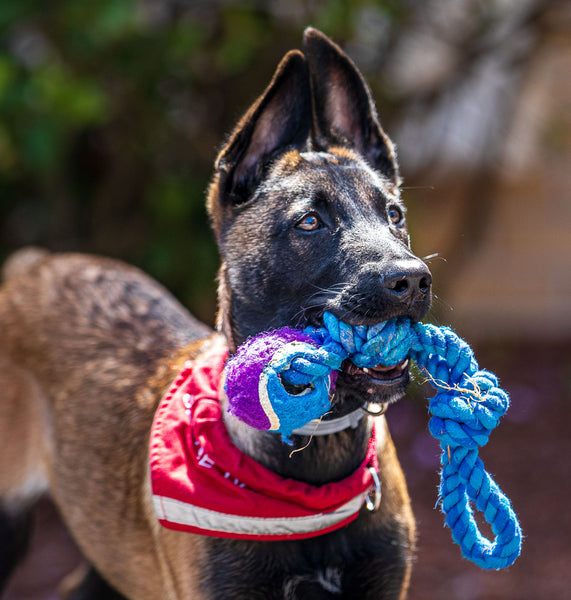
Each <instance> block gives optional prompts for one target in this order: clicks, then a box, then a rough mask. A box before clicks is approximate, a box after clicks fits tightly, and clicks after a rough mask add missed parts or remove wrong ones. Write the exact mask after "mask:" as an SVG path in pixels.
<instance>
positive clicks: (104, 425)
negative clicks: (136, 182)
mask: <svg viewBox="0 0 571 600" xmlns="http://www.w3.org/2000/svg"><path fill="white" fill-rule="evenodd" d="M16 257H17V255H16ZM13 264H16V263H15V262H14V263H13ZM71 282H73V283H71ZM134 289H135V290H136V293H135V292H134V291H133V290H134ZM153 307H155V308H153ZM153 310H160V311H161V313H162V314H163V315H166V316H167V320H166V322H165V323H164V324H160V322H159V320H158V315H157V320H156V321H153V320H152V319H150V320H148V319H147V320H144V319H142V315H144V314H146V313H148V312H150V313H151V314H152V313H153ZM128 322H131V323H132V327H128V326H126V325H125V324H126V323H128ZM182 323H185V324H186V325H187V332H188V331H189V329H188V327H190V331H194V332H195V337H198V336H199V335H204V334H206V333H207V330H206V328H205V327H203V326H201V325H199V324H198V323H197V322H195V321H194V320H193V319H192V317H190V315H188V314H187V313H186V312H185V311H183V310H182V309H181V308H180V307H179V306H178V304H177V303H176V302H175V301H174V299H172V298H171V297H170V296H169V295H168V293H167V292H166V291H165V290H163V289H162V288H160V286H158V285H157V284H156V283H154V282H153V281H152V280H151V279H150V278H148V277H146V276H145V275H143V274H142V273H140V272H139V271H137V270H136V269H134V268H132V267H127V266H126V265H122V264H120V263H117V262H115V261H111V260H104V259H99V258H94V257H83V256H79V255H61V256H51V257H44V258H43V259H42V260H40V261H36V262H35V263H33V264H32V266H31V267H30V268H29V269H28V270H27V271H26V270H25V269H24V270H23V271H22V270H17V271H14V274H13V276H12V277H11V278H10V279H9V280H8V281H7V282H6V283H4V285H3V286H2V288H1V291H0V330H1V331H2V344H1V349H0V351H1V354H0V390H2V391H1V402H0V440H2V447H1V452H0V461H1V464H0V496H3V497H7V498H8V499H10V498H12V499H14V501H15V500H18V501H22V500H27V501H32V500H33V499H34V496H35V495H36V494H37V493H38V492H41V491H42V490H43V489H45V488H47V487H49V490H50V493H51V494H52V496H53V498H54V500H55V502H56V504H57V505H58V507H59V508H60V511H61V513H62V515H63V517H64V519H65V521H66V523H67V525H68V527H69V528H70V530H71V531H72V533H73V535H74V538H75V539H76V541H77V542H78V543H79V545H80V546H81V548H82V550H83V552H84V553H85V555H86V556H87V558H88V559H89V560H90V561H91V562H92V563H93V564H94V565H95V567H96V568H98V569H99V570H100V571H101V572H102V573H104V574H105V577H106V578H107V579H108V580H109V581H110V582H111V584H112V585H114V586H115V587H116V588H117V589H118V590H119V591H121V592H122V593H123V594H125V595H127V596H128V597H131V598H140V599H142V600H144V599H147V598H148V599H153V600H155V599H156V598H181V597H192V598H197V599H200V597H201V596H200V592H199V591H198V590H197V589H195V587H196V581H197V578H193V577H192V572H193V567H192V562H191V561H189V560H188V557H190V556H192V555H193V554H194V553H195V550H194V547H195V545H196V538H195V536H192V535H180V534H176V533H174V532H168V531H166V530H163V529H162V528H160V527H159V525H158V522H157V521H156V518H155V517H154V512H153V509H152V506H151V500H150V488H149V482H148V467H147V444H148V434H149V428H150V425H151V421H152V418H153V413H154V410H155V407H156V405H157V402H158V400H159V399H160V397H161V395H162V393H163V392H164V390H165V388H166V387H167V386H168V384H169V383H170V381H171V380H172V379H173V377H174V375H175V371H173V370H172V369H171V365H174V364H177V363H181V360H180V359H179V355H180V356H184V357H185V358H189V357H191V356H192V355H193V354H194V353H196V351H197V349H198V348H199V347H200V346H203V345H204V342H199V344H198V346H197V345H196V344H195V345H194V346H193V345H187V344H186V342H187V341H188V340H187V339H185V337H184V336H181V334H180V331H179V330H178V327H177V325H179V324H182ZM186 337H188V333H187V334H186ZM145 359H147V360H146V361H145ZM145 362H147V364H145ZM177 556H178V557H179V558H178V560H176V559H175V557H177ZM192 582H194V583H192ZM181 590H185V591H184V594H183V593H182V592H181ZM189 590H191V591H192V594H191V595H190V596H188V593H189Z"/></svg>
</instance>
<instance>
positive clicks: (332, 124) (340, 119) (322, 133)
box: [303, 27, 400, 187]
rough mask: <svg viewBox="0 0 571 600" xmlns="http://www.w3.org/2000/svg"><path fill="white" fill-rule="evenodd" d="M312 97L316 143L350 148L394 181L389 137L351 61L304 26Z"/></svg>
mask: <svg viewBox="0 0 571 600" xmlns="http://www.w3.org/2000/svg"><path fill="white" fill-rule="evenodd" d="M303 49H304V52H305V56H306V58H307V60H308V63H309V70H310V77H311V91H312V97H313V126H314V129H313V137H314V143H315V144H316V145H317V146H318V147H319V149H322V150H325V149H326V148H327V146H330V145H341V146H348V147H351V148H354V149H355V150H356V151H357V152H359V153H360V154H361V155H362V156H363V157H364V158H365V159H366V160H367V162H368V163H369V164H370V165H371V166H372V167H373V168H375V169H377V170H379V171H380V172H381V173H382V174H383V175H385V176H386V177H387V178H388V179H389V180H390V181H391V183H392V184H393V185H394V186H396V187H398V185H399V183H400V178H399V172H398V165H397V162H396V156H395V150H394V147H393V144H392V142H391V141H390V139H389V138H388V137H387V136H386V134H385V133H384V131H383V130H382V128H381V126H380V124H379V120H378V118H377V111H376V109H375V103H374V102H373V98H372V96H371V91H370V90H369V86H368V85H367V83H366V82H365V80H364V78H363V76H362V75H361V73H360V71H359V69H357V67H356V66H355V64H354V63H353V61H352V60H351V59H350V58H349V57H348V56H347V55H346V54H345V53H344V52H343V50H341V48H339V46H337V45H336V44H334V43H333V42H332V41H331V40H330V39H329V38H328V37H327V36H326V35H324V34H323V33H321V32H320V31H318V30H317V29H313V28H312V27H309V28H307V29H306V30H305V34H304V36H303Z"/></svg>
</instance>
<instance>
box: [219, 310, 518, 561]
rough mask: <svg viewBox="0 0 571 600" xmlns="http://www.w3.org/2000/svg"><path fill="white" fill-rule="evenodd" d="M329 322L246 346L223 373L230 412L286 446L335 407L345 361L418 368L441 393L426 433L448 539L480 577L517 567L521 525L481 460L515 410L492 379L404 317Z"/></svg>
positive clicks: (454, 340) (462, 346) (439, 334)
mask: <svg viewBox="0 0 571 600" xmlns="http://www.w3.org/2000/svg"><path fill="white" fill-rule="evenodd" d="M323 321H324V326H323V327H320V328H315V327H308V328H306V329H305V330H304V331H300V330H296V329H291V328H287V327H286V328H282V329H278V330H276V331H271V332H265V333H261V334H259V335H257V336H255V337H253V338H250V339H249V340H247V341H246V342H245V343H244V344H243V345H242V346H240V347H239V348H238V351H237V352H236V354H235V355H234V356H233V357H232V358H231V359H230V360H229V361H228V364H227V367H226V393H227V396H228V402H229V408H228V410H229V411H230V412H231V413H232V414H234V415H235V416H236V417H238V418H239V419H241V420H242V421H244V422H245V423H247V424H248V425H250V426H252V427H255V428H256V429H260V430H269V431H275V432H278V433H281V434H282V437H283V439H284V440H285V441H286V442H289V440H290V436H291V435H292V433H293V432H294V430H295V429H298V428H300V427H303V426H304V425H305V424H306V423H308V422H309V421H311V420H312V419H316V418H319V417H321V416H323V415H324V414H325V413H326V412H327V411H328V410H329V409H330V408H331V405H330V400H329V398H330V392H331V390H332V389H333V388H334V385H335V380H336V375H337V371H338V370H339V369H340V368H341V364H342V362H343V361H344V360H345V359H346V358H349V359H350V360H351V361H352V362H353V363H354V364H355V365H356V366H357V367H361V368H372V367H375V366H378V365H384V366H388V367H390V366H395V365H398V364H400V363H402V362H403V361H404V360H405V359H406V358H411V359H413V360H414V361H415V362H416V363H417V365H418V366H419V367H420V368H421V369H423V370H424V371H426V372H427V373H428V375H429V380H430V382H431V383H432V385H433V386H434V387H435V388H436V391H437V393H436V395H435V396H434V397H433V398H432V399H431V400H430V404H429V412H430V414H431V419H430V421H429V424H428V426H429V430H430V433H431V434H432V435H433V436H434V437H435V438H437V439H438V440H439V441H440V446H441V448H442V457H441V464H442V470H441V483H440V502H441V507H442V511H443V512H444V514H445V516H446V524H447V525H448V526H449V527H450V529H451V530H452V537H453V539H454V541H455V542H456V543H458V544H459V545H460V547H461V549H462V553H463V554H464V556H465V557H466V558H468V559H470V560H472V561H473V562H475V563H476V564H477V565H478V566H480V567H482V568H485V569H501V568H504V567H507V566H509V565H511V564H512V563H513V562H514V561H515V560H516V558H517V557H518V556H519V554H520V552H521V538H522V534H521V529H520V526H519V522H518V519H517V516H516V515H515V513H514V511H513V509H512V507H511V504H510V501H509V500H508V499H507V498H506V496H505V495H504V494H503V492H502V491H501V490H500V488H499V487H498V486H497V484H496V483H495V481H494V480H493V479H492V477H491V476H490V475H489V473H488V472H487V471H486V470H485V468H484V465H483V463H482V461H481V459H480V458H479V456H478V448H479V447H480V446H483V445H484V444H486V443H487V441H488V437H489V435H490V433H491V431H492V430H493V429H494V428H495V427H496V425H497V424H498V422H499V419H500V418H501V417H502V416H503V415H504V413H505V412H506V410H507V408H508V406H509V399H508V396H507V394H506V393H505V392H504V391H503V390H502V389H501V388H500V387H498V381H497V378H496V377H495V375H494V374H493V373H490V372H488V371H483V370H480V369H479V366H478V363H477V362H476V360H475V358H474V355H473V352H472V349H471V348H470V346H469V345H468V344H467V343H466V342H465V341H464V340H462V339H461V338H459V337H458V336H457V335H456V334H455V333H454V332H453V331H452V330H451V329H448V328H446V327H436V326H435V325H430V324H421V323H412V322H411V321H410V320H409V319H406V318H399V319H392V320H390V321H386V322H384V323H379V324H377V325H372V326H351V325H348V324H347V323H344V322H342V321H339V320H338V319H337V318H336V317H335V316H334V315H332V314H330V313H325V314H324V317H323ZM471 503H473V504H474V505H475V506H476V508H477V509H478V510H479V511H481V512H482V513H483V514H484V517H485V519H486V521H488V523H489V524H490V525H491V526H492V531H493V533H494V535H495V540H494V541H493V542H490V540H488V539H487V538H485V537H484V536H483V535H482V534H481V533H480V530H479V528H478V525H477V523H476V520H475V518H474V513H473V511H472V507H471Z"/></svg>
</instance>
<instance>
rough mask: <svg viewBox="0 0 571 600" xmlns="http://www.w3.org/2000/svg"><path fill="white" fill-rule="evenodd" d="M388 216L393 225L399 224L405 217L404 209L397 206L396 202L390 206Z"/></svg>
mask: <svg viewBox="0 0 571 600" xmlns="http://www.w3.org/2000/svg"><path fill="white" fill-rule="evenodd" d="M388 216H389V221H390V222H391V223H392V224H393V225H398V224H399V223H400V222H401V221H402V219H403V214H402V210H401V209H400V208H399V207H398V206H395V205H394V204H393V205H392V206H389V210H388Z"/></svg>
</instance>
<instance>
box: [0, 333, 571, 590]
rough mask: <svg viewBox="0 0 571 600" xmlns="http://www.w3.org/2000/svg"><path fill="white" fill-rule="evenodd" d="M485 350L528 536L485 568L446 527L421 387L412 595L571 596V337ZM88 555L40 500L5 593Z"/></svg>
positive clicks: (507, 482)
mask: <svg viewBox="0 0 571 600" xmlns="http://www.w3.org/2000/svg"><path fill="white" fill-rule="evenodd" d="M476 355H477V356H478V359H479V362H480V365H481V366H482V367H485V368H488V369H490V370H492V371H494V372H495V373H496V374H497V375H498V376H499V377H500V380H501V383H502V385H503V387H504V388H505V389H506V390H508V391H509V393H510V395H511V398H512V406H511V408H510V410H509V412H508V414H507V415H506V417H505V418H504V419H503V420H502V422H501V424H500V426H499V427H498V428H497V430H495V431H494V432H493V433H492V435H491V437H490V442H489V444H488V446H487V447H485V448H484V449H483V450H482V451H481V456H482V458H483V460H484V463H485V465H486V468H487V469H488V470H489V471H490V473H492V474H493V476H494V478H495V480H496V482H497V483H498V484H499V486H500V487H501V488H502V490H503V491H504V492H505V494H506V495H507V496H508V497H509V498H510V499H511V501H512V504H513V506H514V508H515V509H516V511H517V512H518V515H519V518H520V521H521V525H522V528H523V532H524V535H525V539H524V546H523V551H522V555H521V557H520V558H519V559H518V561H517V562H516V563H515V564H514V566H512V567H511V568H509V569H507V570H505V571H500V572H496V571H492V572H486V571H482V570H480V569H479V568H478V567H476V566H474V565H472V563H470V562H468V561H467V560H465V559H463V558H462V556H461V554H460V550H459V548H458V546H456V545H455V544H454V543H453V542H452V540H451V537H450V532H449V530H448V529H446V528H445V527H443V522H444V520H443V515H442V514H441V513H440V511H439V510H438V509H434V506H435V503H436V499H437V485H438V464H439V462H438V461H439V449H438V445H437V443H436V442H435V441H434V440H433V439H432V437H431V436H430V434H429V433H428V432H427V427H426V425H427V420H428V418H427V412H426V408H425V406H426V405H425V403H424V402H423V401H422V400H421V399H420V398H417V397H416V396H420V394H418V393H417V394H415V397H413V398H411V399H409V400H405V401H401V402H400V403H399V404H398V405H396V406H394V407H392V408H391V409H390V410H389V413H388V419H389V422H390V426H391V431H392V433H393V437H394V438H395V442H396V444H397V448H398V451H399V456H400V459H401V462H402V465H403V468H404V470H405V473H406V476H407V479H408V483H409V489H410V494H411V497H412V501H413V506H414V510H415V514H416V518H417V521H418V530H419V538H418V553H417V557H416V561H415V566H414V571H413V577H412V585H411V590H410V595H409V598H410V599H411V600H442V599H447V600H499V599H502V600H516V599H517V600H538V599H539V600H542V599H543V598H553V599H557V600H559V599H562V600H563V599H565V598H571V569H570V565H571V518H570V516H569V515H570V512H569V511H567V510H565V507H566V506H567V504H568V503H569V502H570V499H571V477H570V471H571V467H570V465H569V459H570V458H571V436H570V435H569V429H568V428H569V424H570V423H571V345H559V346H553V345H551V346H547V345H539V346H538V345H535V344H534V345H532V344H526V345H523V344H519V345H516V344H514V345H513V346H508V347H506V346H502V347H501V348H500V347H486V348H476ZM423 389H424V388H423ZM429 390H430V388H428V387H427V388H426V391H427V393H429ZM0 543H1V540H0ZM78 560H79V555H78V552H77V550H76V549H75V547H74V545H73V543H72V541H71V540H70V539H69V536H68V535H67V534H66V532H65V530H64V529H63V527H62V526H61V524H60V522H59V520H58V517H57V514H56V512H55V510H54V508H53V507H52V506H51V504H49V502H47V501H42V502H40V503H39V505H38V507H37V511H36V530H35V534H34V541H33V548H32V551H31V553H30V554H29V557H28V559H27V560H26V562H25V563H24V564H22V565H21V567H20V568H19V569H18V571H17V573H16V575H15V577H14V579H13V581H12V584H11V586H10V588H9V589H8V590H7V592H6V593H5V594H4V595H3V596H2V599H1V600H55V598H57V595H56V591H55V590H56V587H57V583H58V581H59V580H60V578H61V577H62V576H63V575H64V574H65V573H67V572H69V571H70V570H71V569H73V567H74V566H75V565H77V563H78Z"/></svg>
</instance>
